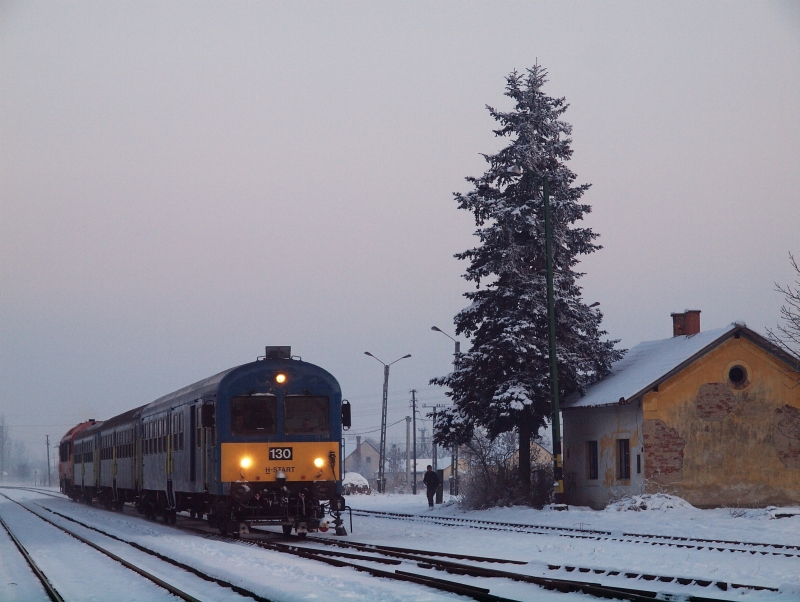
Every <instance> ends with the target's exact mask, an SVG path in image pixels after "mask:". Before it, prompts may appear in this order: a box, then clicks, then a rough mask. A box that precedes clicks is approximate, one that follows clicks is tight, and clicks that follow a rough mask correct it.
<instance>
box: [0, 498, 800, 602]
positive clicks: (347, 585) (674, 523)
mask: <svg viewBox="0 0 800 602" xmlns="http://www.w3.org/2000/svg"><path fill="white" fill-rule="evenodd" d="M3 492H4V493H6V494H8V495H11V496H12V497H14V498H15V499H19V500H20V501H24V502H25V503H26V504H28V505H29V506H31V507H34V508H35V506H34V505H33V504H40V505H42V506H46V507H48V508H52V509H53V510H57V511H58V512H61V513H63V514H65V515H68V516H71V517H74V518H75V519H77V520H81V521H82V522H86V523H87V524H93V525H95V526H97V527H98V528H100V529H103V530H105V531H108V532H110V533H113V534H115V535H117V536H118V537H121V538H123V539H126V540H129V541H135V542H137V543H139V544H141V545H143V546H146V547H148V548H150V549H154V550H156V551H158V552H160V553H162V554H165V555H168V556H170V557H172V558H174V559H176V560H178V561H181V562H185V563H187V564H190V565H192V566H195V567H197V568H198V569H200V570H202V571H205V572H208V573H209V574H211V575H214V576H217V577H219V578H221V579H225V580H227V581H230V582H233V583H235V584H236V585H240V586H242V587H244V588H246V589H249V590H252V591H254V592H256V593H258V594H259V595H262V596H264V597H266V598H269V599H270V600H274V601H275V602H283V601H286V602H294V601H300V600H314V599H318V598H327V599H337V600H338V599H347V600H355V601H362V600H365V601H366V600H370V601H372V600H376V601H377V600H380V601H384V600H388V601H394V600H398V601H399V600H409V599H415V600H463V599H464V598H461V597H459V596H456V595H453V594H447V593H444V592H439V591H435V590H431V589H428V588H426V587H423V586H418V585H414V584H409V583H403V582H395V581H390V580H387V579H377V578H374V577H371V576H369V575H367V574H365V573H360V572H356V571H354V570H353V569H350V568H336V567H333V566H329V565H326V564H322V563H318V562H314V561H312V560H307V559H303V558H297V557H294V556H288V555H285V554H280V553H277V552H273V551H269V550H263V549H259V548H255V547H252V546H248V545H245V544H243V543H231V542H228V541H218V540H215V539H206V538H203V537H199V536H197V535H192V534H187V533H185V532H182V531H180V530H178V529H175V528H173V527H170V526H167V525H164V524H163V523H158V522H152V521H147V520H144V519H142V518H141V517H139V516H138V515H136V514H135V511H133V510H132V509H131V508H128V509H126V513H125V514H121V513H115V512H109V511H105V510H102V509H99V508H96V507H93V506H86V505H83V504H77V503H74V502H71V501H68V500H66V499H63V500H62V499H55V498H52V497H47V496H43V495H40V494H36V493H32V492H26V491H19V490H17V491H10V490H3ZM0 499H1V498H0ZM346 499H347V503H348V505H349V506H352V507H353V508H354V510H358V509H365V510H381V511H388V512H398V513H409V514H414V515H417V517H418V518H415V519H414V520H389V519H384V518H378V517H374V516H359V515H354V516H353V523H354V531H353V532H352V533H351V534H350V535H349V536H347V537H345V538H337V537H336V536H335V535H333V534H332V532H328V533H326V534H324V535H323V534H320V535H319V536H314V537H320V538H324V539H328V540H338V539H341V540H343V541H357V542H363V543H369V544H375V545H388V546H403V547H409V548H415V549H423V550H430V551H447V552H460V553H463V554H471V555H478V556H488V557H496V558H506V559H514V560H521V561H524V562H526V563H527V564H525V565H518V566H514V567H508V566H498V567H497V568H500V569H503V570H512V571H514V572H522V573H526V574H530V575H535V576H543V577H549V578H562V579H581V578H582V577H580V576H579V573H578V572H577V571H575V572H572V573H570V572H567V571H566V570H565V569H563V568H561V569H559V570H551V569H550V568H548V566H549V565H559V566H562V567H563V566H565V565H567V566H576V567H586V568H590V569H596V570H610V569H614V570H623V571H628V572H637V573H644V574H650V575H668V576H674V577H687V578H697V579H711V580H715V581H725V582H729V583H731V582H733V583H744V584H749V585H761V586H767V587H773V588H778V587H780V588H781V591H780V592H754V591H751V590H736V589H729V590H728V591H721V590H718V589H716V588H714V589H713V590H711V589H709V588H702V587H700V586H689V587H687V588H683V587H680V586H673V585H672V584H662V583H659V582H654V581H641V580H637V579H628V578H625V577H623V576H620V577H610V576H600V575H597V574H594V573H592V577H591V579H590V580H591V581H596V582H603V583H606V584H608V585H617V586H618V587H628V588H642V589H650V590H660V591H663V592H669V591H676V590H675V589H674V588H675V587H678V588H679V590H678V591H681V592H682V593H684V594H692V595H696V596H707V597H710V598H714V599H719V600H742V601H744V600H748V601H749V600H755V601H756V602H760V601H764V602H775V601H781V602H788V601H789V600H791V601H794V602H796V601H797V600H798V599H800V598H799V597H798V592H800V558H797V557H794V556H789V557H787V556H784V555H782V554H781V555H772V554H769V555H761V554H750V553H733V552H717V551H712V550H709V549H707V546H706V549H702V550H699V549H692V548H688V547H682V548H679V547H676V546H674V547H669V546H665V545H651V544H643V543H638V544H637V543H635V541H634V540H635V539H636V538H634V537H631V536H629V535H624V536H623V534H635V533H639V534H645V533H647V534H652V535H665V536H681V537H693V538H703V539H720V540H729V541H742V542H764V543H775V544H785V545H800V508H790V509H787V508H781V509H776V508H764V509H744V510H740V509H727V508H722V509H716V510H701V509H698V508H694V507H692V506H691V505H690V504H688V503H686V502H685V501H683V500H681V499H680V498H676V497H673V496H667V495H661V494H654V495H642V496H635V497H632V498H627V499H625V500H620V501H619V502H617V503H615V504H612V505H610V506H609V507H608V508H607V509H606V510H604V511H593V510H591V509H589V508H580V507H574V506H570V507H569V510H568V511H560V512H559V511H556V510H553V509H545V510H535V509H531V508H524V507H513V508H493V509H490V510H484V511H471V512H464V511H462V510H461V509H460V507H459V506H458V504H457V500H456V499H455V498H451V497H450V496H448V495H445V504H444V505H437V506H436V507H435V509H434V510H432V511H428V510H427V500H426V498H425V496H424V495H422V494H420V495H416V496H414V495H402V494H375V493H373V495H369V496H363V495H358V496H348V497H347V498H346ZM12 506H14V504H11V503H10V502H6V503H0V515H2V516H3V518H4V519H6V520H9V519H8V517H9V516H11V518H12V519H15V520H16V518H15V517H16V516H17V515H18V514H19V513H24V511H23V510H22V509H19V508H18V507H17V510H18V512H16V513H15V512H14V508H12ZM645 506H646V508H645ZM793 513H797V515H796V516H792V514H793ZM24 514H27V513H24ZM779 515H786V516H788V517H787V518H780V519H775V518H772V517H775V516H779ZM28 516H30V515H28ZM48 517H50V518H51V519H53V520H56V521H59V522H61V523H62V524H64V525H65V526H66V527H67V528H69V529H71V530H74V531H75V532H77V533H79V534H80V535H82V536H84V537H87V538H89V539H91V540H92V541H96V542H97V543H98V544H100V545H103V546H104V547H108V548H109V549H111V550H112V551H113V552H115V553H118V554H120V555H123V556H125V557H126V558H128V559H134V558H135V562H136V563H137V564H142V565H143V566H144V568H145V569H146V570H150V571H152V572H154V573H157V574H159V576H161V575H162V574H166V575H167V578H168V580H170V581H173V582H174V580H175V579H176V578H185V577H181V576H180V575H179V573H182V572H181V571H178V570H177V569H175V568H174V567H169V568H167V569H165V568H164V566H163V565H162V563H161V561H159V560H157V559H155V558H152V557H142V556H141V555H139V556H135V554H134V553H135V552H136V551H135V550H132V549H131V548H130V547H129V546H126V545H125V544H123V543H119V542H117V543H116V544H113V545H112V543H111V542H109V540H108V539H107V538H105V537H104V536H102V535H100V534H98V533H94V532H92V531H89V530H86V529H84V528H82V527H80V526H78V525H75V524H74V523H69V522H67V521H65V520H63V519H59V518H58V517H57V516H52V515H50V514H49V513H48ZM436 517H456V518H467V519H480V520H488V521H495V522H502V523H515V524H532V525H541V526H554V527H567V528H569V529H575V530H577V533H573V534H572V535H571V536H570V535H565V534H563V533H559V532H557V531H541V532H539V533H531V532H521V531H520V530H519V529H516V530H515V529H514V528H513V527H511V528H509V527H502V529H508V530H486V529H481V528H476V527H477V526H475V525H473V527H472V528H470V527H469V526H468V524H461V523H459V524H458V525H456V526H445V525H438V524H434V523H432V522H431V521H430V519H431V518H436ZM27 520H28V521H29V522H28V525H27V527H26V531H25V533H26V534H27V536H28V537H29V539H30V540H31V541H36V540H39V541H42V542H44V541H47V542H48V544H49V545H50V546H51V548H52V546H53V545H55V544H56V543H57V545H58V547H57V548H52V549H53V550H56V549H58V550H60V552H59V553H57V554H56V553H55V552H53V555H57V556H65V557H66V558H67V559H68V566H69V568H70V570H71V571H72V572H73V573H74V576H76V577H80V578H84V577H85V576H86V575H92V576H97V575H98V573H99V572H100V571H107V572H109V573H110V572H111V569H106V568H102V569H98V566H99V565H98V564H97V563H98V560H97V559H96V558H94V557H93V556H97V554H94V555H93V556H92V557H90V555H89V553H88V552H87V551H86V550H85V549H83V550H82V551H80V552H77V550H79V549H81V548H80V547H78V548H76V547H75V546H82V545H83V544H78V543H77V542H75V543H69V542H66V541H62V539H64V538H66V536H64V538H56V536H55V535H52V534H50V532H49V531H47V530H46V527H47V526H46V525H44V526H42V525H40V524H37V523H36V521H37V520H38V519H34V517H32V516H30V519H27ZM346 525H347V526H348V529H349V520H346ZM500 528H501V527H498V529H500ZM47 529H50V530H53V529H52V527H47ZM272 530H277V529H272ZM581 531H582V532H583V533H581ZM592 531H605V532H609V533H612V536H611V537H609V536H599V535H597V534H594V533H592ZM576 535H577V536H576ZM314 537H311V536H310V537H309V540H308V542H307V543H306V544H305V545H310V546H313V545H315V544H314V543H313V539H314ZM6 539H7V538H6ZM66 539H71V538H66ZM72 541H73V542H74V540H72ZM9 545H10V544H9ZM64 546H66V547H64ZM728 547H732V548H736V547H738V548H741V547H742V546H741V545H740V546H735V545H729V546H728ZM41 549H44V548H40V550H41ZM787 552H789V553H792V554H795V553H797V554H800V551H797V550H787ZM0 554H2V557H0V558H1V559H0V576H3V581H2V582H0V599H2V600H6V599H8V600H13V599H14V597H12V595H11V588H12V587H18V586H9V585H7V584H8V582H9V581H6V577H5V575H11V574H12V572H13V571H14V570H17V571H21V570H22V569H20V568H19V567H18V568H17V569H14V568H13V567H12V568H9V567H11V563H12V562H13V557H14V555H15V550H14V549H13V546H12V548H8V545H6V543H5V542H4V541H3V539H2V538H0ZM103 567H105V565H103ZM23 568H24V567H23ZM384 568H385V567H384ZM398 568H399V569H400V570H406V571H411V572H423V573H424V569H422V568H420V567H418V566H417V565H416V564H414V563H411V564H408V565H406V566H402V567H398ZM158 571H160V572H158ZM23 572H24V571H23ZM428 574H430V575H431V576H434V577H439V578H444V579H449V578H458V579H461V578H460V577H455V576H453V575H447V574H442V573H437V572H435V571H431V572H430V573H428ZM99 578H100V579H101V580H104V579H106V577H105V576H101V577H99ZM116 578H119V576H118V577H116ZM14 579H20V577H16V576H15V577H14ZM127 579H129V580H130V579H131V578H130V577H127ZM583 579H587V577H586V576H584V577H583ZM108 581H109V582H110V581H111V578H110V577H109V578H108ZM465 582H468V583H470V584H472V585H476V586H480V587H487V588H490V589H491V593H492V594H494V595H498V596H505V597H508V598H511V599H515V600H537V601H540V600H541V601H543V602H549V601H555V600H560V601H562V602H566V601H571V600H587V599H588V598H587V597H586V596H583V595H565V594H560V593H557V592H548V591H544V590H542V589H540V588H538V587H536V586H533V585H530V584H525V583H517V582H512V581H507V580H503V579H489V580H487V579H479V578H474V579H471V580H470V579H466V578H465ZM76 583H81V582H80V581H77V582H76ZM122 583H124V584H125V585H124V587H125V588H127V587H129V585H128V581H125V580H124V579H123V581H122ZM84 587H85V583H84ZM114 587H115V588H117V589H118V588H119V587H120V586H114ZM140 587H142V586H141V584H140V583H139V582H138V581H136V583H133V582H131V585H130V588H131V592H139V594H141V591H140V590H139V589H138V588H140ZM206 587H207V588H208V587H209V586H206ZM671 588H672V589H671ZM74 591H75V590H73V593H74ZM103 591H104V590H103V589H102V588H92V589H91V590H90V589H87V590H86V592H84V593H85V595H83V596H78V597H74V596H73V597H72V599H82V600H83V599H91V596H90V594H92V592H97V593H96V595H98V596H99V595H100V593H99V592H103ZM105 591H109V590H105ZM114 591H116V589H115V590H114ZM223 591H225V592H227V595H228V596H230V598H231V599H232V598H235V597H236V596H235V595H234V594H233V593H232V592H230V590H223ZM92 595H94V594H92ZM133 596H134V594H133V593H131V597H133ZM200 597H201V599H204V600H206V599H215V598H214V596H212V595H209V593H208V592H205V591H204V592H203V595H202V596H200ZM17 599H28V598H20V597H19V596H18V597H17ZM30 599H37V598H36V597H35V596H30ZM141 599H150V598H145V597H142V598H141Z"/></svg>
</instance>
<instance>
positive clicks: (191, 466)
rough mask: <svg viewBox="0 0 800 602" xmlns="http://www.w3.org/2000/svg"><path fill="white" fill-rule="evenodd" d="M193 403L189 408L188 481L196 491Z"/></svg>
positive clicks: (196, 440)
mask: <svg viewBox="0 0 800 602" xmlns="http://www.w3.org/2000/svg"><path fill="white" fill-rule="evenodd" d="M198 407H199V406H197V405H193V406H191V408H190V409H189V482H190V483H192V490H193V491H197V486H196V483H197V447H198V442H199V439H198V437H197V408H198Z"/></svg>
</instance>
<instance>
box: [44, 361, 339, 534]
mask: <svg viewBox="0 0 800 602" xmlns="http://www.w3.org/2000/svg"><path fill="white" fill-rule="evenodd" d="M350 422H351V411H350V404H349V402H347V400H343V399H342V392H341V388H340V386H339V383H338V382H337V380H336V379H335V378H334V377H333V376H332V375H331V374H330V373H329V372H327V371H326V370H324V369H323V368H321V367H319V366H316V365H314V364H311V363H308V362H304V361H302V359H301V358H299V357H296V356H292V354H291V347H287V346H279V347H266V353H265V355H264V356H260V357H258V358H256V361H254V362H251V363H247V364H244V365H241V366H237V367H234V368H231V369H229V370H225V371H223V372H220V373H219V374H216V375H214V376H210V377H208V378H206V379H204V380H201V381H199V382H196V383H194V384H192V385H189V386H187V387H184V388H182V389H179V390H178V391H174V392H173V393H170V394H168V395H164V396H163V397H160V398H159V399H156V400H155V401H152V402H150V403H148V404H145V405H142V406H139V407H136V408H133V409H131V410H128V411H126V412H124V413H122V414H119V415H118V416H114V417H112V418H109V419H108V420H104V421H99V420H94V419H92V420H88V421H86V422H82V423H80V424H78V425H76V426H74V427H72V428H71V429H70V430H69V431H67V433H66V434H65V435H64V436H63V437H62V438H61V441H60V443H59V464H58V473H59V487H60V490H61V492H62V493H64V494H66V495H67V496H69V497H70V498H71V499H73V500H76V501H84V502H87V503H99V504H101V505H102V506H104V507H106V508H109V509H113V510H122V508H123V507H124V506H125V504H134V505H135V506H136V509H137V510H138V511H139V512H140V513H141V514H143V515H145V516H146V517H148V518H151V519H155V518H160V519H162V520H163V521H164V522H165V523H175V521H176V514H177V513H178V512H188V513H189V515H190V516H191V517H192V518H203V517H205V518H206V519H207V521H208V524H209V525H211V526H212V527H215V528H217V529H219V531H220V532H221V533H223V534H242V533H247V532H249V530H250V527H251V526H252V525H254V524H273V525H278V524H280V525H281V526H282V527H283V532H284V533H285V534H287V535H289V534H291V533H292V531H294V532H295V533H297V535H299V536H301V537H302V536H304V535H305V534H306V533H313V532H317V531H327V530H328V529H330V528H333V529H334V532H335V533H336V534H337V535H347V531H346V529H345V527H344V522H343V520H342V512H343V511H344V510H345V500H344V497H343V496H342V469H343V467H344V462H343V459H342V449H341V440H342V431H343V430H346V429H347V428H349V427H350ZM327 517H330V518H331V519H332V520H327Z"/></svg>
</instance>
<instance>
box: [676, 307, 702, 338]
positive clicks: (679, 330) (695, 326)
mask: <svg viewBox="0 0 800 602" xmlns="http://www.w3.org/2000/svg"><path fill="white" fill-rule="evenodd" d="M670 315H671V316H672V336H674V337H680V336H684V335H685V336H690V335H693V334H697V333H698V332H700V310H699V309H687V310H684V312H683V313H681V314H670Z"/></svg>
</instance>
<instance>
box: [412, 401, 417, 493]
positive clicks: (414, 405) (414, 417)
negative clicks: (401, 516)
mask: <svg viewBox="0 0 800 602" xmlns="http://www.w3.org/2000/svg"><path fill="white" fill-rule="evenodd" d="M411 416H412V420H413V422H414V425H413V429H412V430H413V432H414V435H413V437H414V484H413V486H412V487H411V490H412V491H413V492H414V495H417V390H416V389H411Z"/></svg>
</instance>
